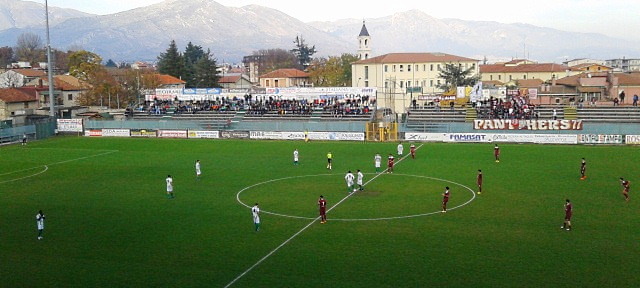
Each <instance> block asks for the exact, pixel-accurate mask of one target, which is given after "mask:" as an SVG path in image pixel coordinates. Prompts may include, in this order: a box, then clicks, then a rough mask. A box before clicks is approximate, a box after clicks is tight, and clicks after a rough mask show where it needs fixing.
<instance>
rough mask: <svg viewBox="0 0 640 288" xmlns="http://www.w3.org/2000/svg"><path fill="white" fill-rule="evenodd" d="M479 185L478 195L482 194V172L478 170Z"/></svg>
mask: <svg viewBox="0 0 640 288" xmlns="http://www.w3.org/2000/svg"><path fill="white" fill-rule="evenodd" d="M476 183H477V184H478V195H480V194H482V170H480V169H478V177H477V179H476Z"/></svg>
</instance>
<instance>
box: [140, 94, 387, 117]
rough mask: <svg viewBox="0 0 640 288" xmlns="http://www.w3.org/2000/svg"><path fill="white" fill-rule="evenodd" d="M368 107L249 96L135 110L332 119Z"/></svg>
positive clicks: (357, 102) (362, 101)
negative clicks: (322, 114) (318, 114)
mask: <svg viewBox="0 0 640 288" xmlns="http://www.w3.org/2000/svg"><path fill="white" fill-rule="evenodd" d="M370 105H373V106H375V99H369V97H368V96H365V97H362V98H359V99H342V100H338V99H337V98H329V99H314V100H313V101H308V100H305V99H302V100H295V99H287V100H284V99H276V98H274V97H269V98H264V99H254V98H253V97H252V95H245V96H244V97H233V98H225V97H222V98H219V97H218V98H216V99H215V100H205V101H195V102H192V101H178V100H154V101H150V102H148V103H147V105H144V106H141V107H138V108H137V109H136V110H137V111H143V112H147V113H148V114H157V115H161V114H167V113H169V112H170V113H175V114H180V113H192V114H195V113H197V112H199V111H247V114H248V115H264V114H267V113H273V112H275V113H277V114H278V115H289V114H293V115H311V113H312V111H313V110H315V109H322V110H323V111H326V112H330V113H331V115H332V116H334V117H343V116H348V115H363V114H369V113H370V108H369V107H370Z"/></svg>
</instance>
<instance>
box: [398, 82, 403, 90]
mask: <svg viewBox="0 0 640 288" xmlns="http://www.w3.org/2000/svg"><path fill="white" fill-rule="evenodd" d="M399 84H400V89H402V88H403V87H404V86H403V85H402V84H404V82H402V81H400V83H399Z"/></svg>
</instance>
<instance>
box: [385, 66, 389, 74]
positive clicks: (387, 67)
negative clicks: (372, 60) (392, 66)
mask: <svg viewBox="0 0 640 288" xmlns="http://www.w3.org/2000/svg"><path fill="white" fill-rule="evenodd" d="M384 72H385V73H386V72H389V65H384Z"/></svg>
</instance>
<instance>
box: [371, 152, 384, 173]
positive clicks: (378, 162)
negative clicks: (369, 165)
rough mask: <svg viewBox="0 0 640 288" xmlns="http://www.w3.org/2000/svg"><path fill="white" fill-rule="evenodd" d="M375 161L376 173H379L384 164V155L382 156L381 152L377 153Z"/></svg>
mask: <svg viewBox="0 0 640 288" xmlns="http://www.w3.org/2000/svg"><path fill="white" fill-rule="evenodd" d="M373 162H374V163H375V166H376V173H379V172H380V166H381V165H382V156H380V153H376V156H374V157H373Z"/></svg>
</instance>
